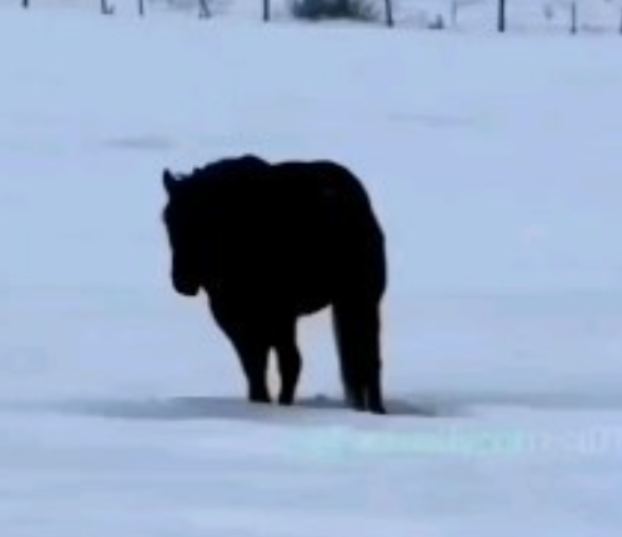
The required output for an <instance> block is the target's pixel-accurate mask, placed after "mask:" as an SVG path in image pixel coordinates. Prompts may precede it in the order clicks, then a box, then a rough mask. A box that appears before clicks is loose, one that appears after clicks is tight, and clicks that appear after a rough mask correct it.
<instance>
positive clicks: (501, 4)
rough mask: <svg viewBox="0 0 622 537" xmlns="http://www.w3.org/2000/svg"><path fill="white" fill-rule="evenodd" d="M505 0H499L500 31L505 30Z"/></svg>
mask: <svg viewBox="0 0 622 537" xmlns="http://www.w3.org/2000/svg"><path fill="white" fill-rule="evenodd" d="M505 7H506V6H505V0H499V13H498V20H497V29H498V30H499V32H501V33H503V32H505Z"/></svg>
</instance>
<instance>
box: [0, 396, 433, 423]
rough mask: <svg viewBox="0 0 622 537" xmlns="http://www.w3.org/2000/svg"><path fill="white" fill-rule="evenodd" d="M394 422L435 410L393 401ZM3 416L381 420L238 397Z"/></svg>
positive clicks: (96, 403) (40, 408)
mask: <svg viewBox="0 0 622 537" xmlns="http://www.w3.org/2000/svg"><path fill="white" fill-rule="evenodd" d="M386 406H387V411H388V413H389V414H390V416H391V417H394V416H401V417H412V418H416V417H431V416H434V415H436V411H435V409H434V408H432V407H430V406H418V405H414V404H411V403H410V402H408V401H406V400H400V399H389V400H387V401H386ZM0 410H4V411H13V412H15V411H17V412H28V413H41V412H44V413H45V412H52V413H58V414H64V415H74V416H90V417H99V418H106V419H120V420H153V421H187V420H227V421H231V420H237V421H249V422H254V423H257V424H265V425H271V424H273V425H292V426H301V425H302V426H304V425H309V426H313V425H314V424H325V423H326V422H327V421H328V422H333V423H334V422H335V421H338V422H343V421H347V420H348V419H363V420H366V419H382V418H383V416H375V415H373V414H369V413H363V412H354V411H353V410H351V409H349V408H347V407H346V405H345V404H344V403H343V402H342V401H341V400H340V399H338V398H331V397H325V396H318V397H307V398H301V399H300V400H299V401H298V402H297V403H296V404H295V405H293V406H290V407H283V406H279V405H277V404H271V405H266V404H251V403H249V402H247V401H246V400H244V399H242V398H236V397H224V396H223V397H217V396H209V397H198V396H196V397H168V398H154V399H113V398H99V399H97V398H74V399H61V400H50V401H36V402H34V401H22V402H12V403H11V402H2V403H0Z"/></svg>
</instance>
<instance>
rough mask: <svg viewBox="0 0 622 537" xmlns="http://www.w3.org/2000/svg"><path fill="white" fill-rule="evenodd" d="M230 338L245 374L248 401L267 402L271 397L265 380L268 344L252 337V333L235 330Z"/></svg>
mask: <svg viewBox="0 0 622 537" xmlns="http://www.w3.org/2000/svg"><path fill="white" fill-rule="evenodd" d="M230 339H231V341H232V343H233V345H234V347H235V349H236V351H237V354H238V357H239V359H240V362H241V364H242V369H243V370H244V373H245V375H246V379H247V383H248V399H249V401H252V402H256V403H269V402H270V401H271V399H270V392H269V390H268V385H267V382H266V373H267V369H268V357H269V356H268V353H269V346H268V345H267V343H265V342H263V341H261V340H260V339H258V338H255V337H253V334H252V333H248V334H247V333H244V332H242V333H240V332H237V333H236V334H235V335H234V336H233V337H231V336H230Z"/></svg>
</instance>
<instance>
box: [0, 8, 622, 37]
mask: <svg viewBox="0 0 622 537" xmlns="http://www.w3.org/2000/svg"><path fill="white" fill-rule="evenodd" d="M9 1H10V0H5V3H8V2H9ZM13 1H14V2H15V4H16V5H21V7H23V8H24V9H37V8H38V7H53V6H54V5H62V6H63V7H78V6H79V7H82V8H87V9H94V10H98V11H99V12H100V13H101V14H102V15H105V16H113V15H115V14H118V13H119V12H120V11H123V12H124V13H132V12H133V13H134V14H135V15H136V16H138V17H147V16H149V15H150V14H152V15H155V14H162V13H171V12H175V13H178V14H184V15H188V16H192V17H199V18H201V19H214V18H219V17H228V18H232V17H235V18H238V19H240V18H246V19H252V18H257V19H260V20H262V21H264V22H278V21H283V20H292V19H295V18H305V17H304V16H303V15H301V11H300V10H296V9H295V7H296V6H295V5H296V3H299V2H304V1H305V0H13ZM306 1H311V0H306ZM315 1H316V2H318V1H323V2H328V3H330V2H335V3H338V2H340V1H341V2H348V1H349V2H351V3H356V2H361V3H365V4H366V5H367V6H368V7H370V8H371V9H373V12H374V14H375V16H374V17H368V19H367V20H366V21H365V22H367V23H370V24H377V25H385V26H387V27H389V28H396V27H398V28H409V29H418V30H434V31H442V30H454V31H477V30H488V31H494V32H502V33H505V32H529V31H538V32H556V33H560V32H562V33H568V34H571V35H576V34H585V33H592V34H594V33H609V34H611V33H616V34H620V35H622V0H315ZM335 18H338V17H335ZM339 18H340V19H342V20H343V19H345V18H348V17H347V16H342V17H339ZM352 18H354V17H352ZM314 20H316V21H318V20H319V18H318V19H314Z"/></svg>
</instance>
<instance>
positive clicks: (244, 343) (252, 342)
mask: <svg viewBox="0 0 622 537" xmlns="http://www.w3.org/2000/svg"><path fill="white" fill-rule="evenodd" d="M212 311H213V312H214V316H215V318H216V320H217V322H218V324H219V325H220V327H221V329H222V330H223V331H224V332H225V334H226V335H227V337H228V338H229V340H230V342H231V343H232V345H233V347H234V349H235V351H236V353H237V355H238V358H239V360H240V364H241V366H242V370H243V371H244V374H245V376H246V381H247V385H248V399H249V401H251V402H255V403H269V402H270V401H271V398H270V392H269V390H268V385H267V379H266V375H267V372H268V356H269V350H270V347H269V342H268V340H267V339H266V337H265V335H264V334H263V333H262V331H261V330H260V328H259V327H258V326H257V324H255V323H253V322H250V321H248V320H247V319H244V320H243V321H242V320H240V319H239V318H238V317H237V316H235V315H233V314H231V312H229V311H228V310H227V309H226V308H224V307H222V306H220V307H219V305H215V304H213V303H212Z"/></svg>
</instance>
